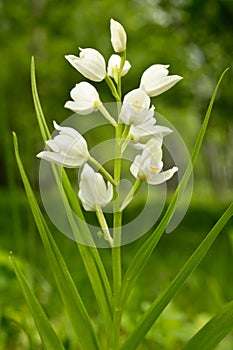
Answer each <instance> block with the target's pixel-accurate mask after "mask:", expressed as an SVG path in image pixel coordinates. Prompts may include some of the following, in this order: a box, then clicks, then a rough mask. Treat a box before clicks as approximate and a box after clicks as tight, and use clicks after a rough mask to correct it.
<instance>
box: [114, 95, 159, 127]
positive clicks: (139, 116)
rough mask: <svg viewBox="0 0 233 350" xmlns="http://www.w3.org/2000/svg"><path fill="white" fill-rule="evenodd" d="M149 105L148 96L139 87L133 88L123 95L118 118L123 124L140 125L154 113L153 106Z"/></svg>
mask: <svg viewBox="0 0 233 350" xmlns="http://www.w3.org/2000/svg"><path fill="white" fill-rule="evenodd" d="M149 107H150V98H149V97H148V96H147V94H146V93H145V92H144V91H142V90H141V89H135V90H132V91H130V92H129V93H128V94H126V95H125V97H124V100H123V104H122V109H121V113H120V119H121V120H122V121H123V123H125V124H130V125H135V126H137V125H141V124H144V123H145V122H146V121H147V120H148V119H150V118H152V117H153V115H154V107H153V106H152V107H151V108H149Z"/></svg>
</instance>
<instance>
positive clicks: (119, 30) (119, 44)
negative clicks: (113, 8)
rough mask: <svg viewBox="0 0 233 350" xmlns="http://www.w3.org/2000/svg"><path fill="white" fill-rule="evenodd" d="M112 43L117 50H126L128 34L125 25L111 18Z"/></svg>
mask: <svg viewBox="0 0 233 350" xmlns="http://www.w3.org/2000/svg"><path fill="white" fill-rule="evenodd" d="M110 32H111V43H112V47H113V49H114V51H115V52H123V51H125V50H126V42H127V35H126V32H125V30H124V28H123V26H122V25H121V24H120V23H119V22H117V21H115V20H114V19H112V18H111V20H110Z"/></svg>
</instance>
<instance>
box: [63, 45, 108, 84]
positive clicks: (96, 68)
mask: <svg viewBox="0 0 233 350" xmlns="http://www.w3.org/2000/svg"><path fill="white" fill-rule="evenodd" d="M79 50H80V54H79V57H77V56H74V55H67V56H65V58H66V59H67V61H68V62H69V63H70V64H71V65H72V66H73V67H74V68H75V69H77V70H78V71H79V72H80V73H81V74H82V75H83V76H84V77H86V78H88V79H90V80H93V81H102V80H103V79H104V78H105V75H106V63H105V60H104V57H103V56H102V55H101V53H100V52H99V51H97V50H95V49H91V48H87V49H81V48H79Z"/></svg>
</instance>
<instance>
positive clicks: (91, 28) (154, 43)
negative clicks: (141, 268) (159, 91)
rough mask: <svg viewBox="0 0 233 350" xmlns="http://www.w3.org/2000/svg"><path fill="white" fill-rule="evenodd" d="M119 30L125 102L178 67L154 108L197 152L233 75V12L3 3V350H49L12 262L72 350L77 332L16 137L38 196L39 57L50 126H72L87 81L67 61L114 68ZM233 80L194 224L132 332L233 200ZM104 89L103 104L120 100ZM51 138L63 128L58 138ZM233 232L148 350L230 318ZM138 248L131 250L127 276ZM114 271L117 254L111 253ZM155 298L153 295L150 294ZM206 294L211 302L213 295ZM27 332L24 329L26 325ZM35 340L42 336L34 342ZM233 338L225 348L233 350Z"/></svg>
mask: <svg viewBox="0 0 233 350" xmlns="http://www.w3.org/2000/svg"><path fill="white" fill-rule="evenodd" d="M111 17H112V18H114V19H116V20H118V21H120V22H121V23H122V24H123V25H124V27H125V29H126V31H127V34H128V59H129V60H130V62H131V63H132V69H131V71H130V72H129V73H128V75H127V77H126V78H125V79H124V82H123V89H124V91H125V92H127V91H129V90H130V89H133V88H135V87H136V86H137V85H138V82H139V79H140V76H141V73H142V72H143V71H144V70H145V68H146V67H148V66H149V65H151V64H154V63H163V64H170V72H171V73H172V74H179V75H181V76H183V77H184V79H183V81H182V82H181V83H179V84H178V85H177V86H176V87H175V88H174V89H172V90H171V91H168V92H166V93H164V94H163V95H161V96H159V97H157V98H156V99H154V103H155V106H156V109H157V111H158V112H159V113H160V114H162V115H163V116H165V117H166V118H168V120H170V121H171V122H172V123H173V125H174V126H175V127H176V128H177V130H178V131H179V132H180V134H181V135H182V137H183V138H184V140H185V142H186V143H187V147H188V149H189V150H191V148H192V145H193V142H194V139H195V136H196V134H197V130H198V127H199V125H200V123H201V120H202V119H203V116H204V113H205V110H206V108H207V104H208V100H209V98H210V95H211V93H212V91H213V89H214V86H215V84H216V82H217V79H218V77H219V75H220V73H221V72H222V71H223V70H224V69H225V68H226V67H228V66H230V67H231V68H232V53H233V52H232V34H233V27H232V18H233V2H232V1H231V0H217V1H216V0H207V1H202V0H164V1H162V0H161V1H160V0H146V1H142V0H130V1H128V2H125V1H123V0H119V1H113V0H98V1H84V0H76V1H74V0H70V1H69V2H67V1H64V0H62V1H59V2H58V1H55V0H31V1H30V0H21V1H6V0H0V40H1V55H0V134H1V138H0V139H1V147H0V163H1V172H0V181H1V187H0V212H1V221H0V232H1V236H0V293H1V294H0V327H1V331H0V349H4V350H5V349H8V350H11V349H14V350H17V349H30V342H32V345H31V348H33V349H39V347H37V345H36V344H38V336H37V334H36V333H35V331H34V326H33V321H32V319H31V317H30V315H29V312H28V310H27V307H26V305H25V302H24V299H23V297H22V293H21V291H20V288H19V286H18V282H17V281H16V278H15V275H14V274H13V272H12V270H11V267H10V264H9V261H8V252H9V250H13V251H14V253H15V255H16V256H17V257H19V258H20V259H21V261H22V264H23V266H24V270H25V272H27V275H28V276H29V278H30V280H31V283H32V287H33V288H34V289H35V290H36V291H37V294H38V296H39V297H40V300H41V302H42V304H43V305H45V306H46V310H47V312H48V314H49V315H50V317H51V319H52V320H53V322H54V324H55V327H56V328H57V329H58V330H59V332H60V334H61V335H63V338H64V342H66V348H67V349H71V350H72V347H71V345H70V342H69V339H70V338H71V337H72V334H70V329H69V324H68V322H67V320H66V317H65V315H64V314H63V312H62V307H61V303H60V299H59V297H58V296H57V294H56V290H55V289H54V282H53V279H52V277H51V272H50V270H49V269H48V267H47V259H46V256H45V253H44V251H43V249H42V246H41V243H40V240H39V238H38V235H37V232H36V229H35V227H34V223H33V219H32V217H31V214H30V212H29V209H28V206H27V203H26V199H25V195H24V192H23V190H22V185H21V182H20V180H19V175H18V171H17V169H16V165H15V161H14V156H13V151H12V139H11V131H12V130H15V131H16V133H17V135H18V138H19V143H20V149H21V155H22V158H23V161H24V164H25V166H26V169H27V170H28V174H29V177H30V179H31V181H32V183H33V184H34V187H35V191H37V190H38V165H39V162H38V160H37V159H36V158H35V154H36V153H38V152H39V151H40V150H41V148H42V147H43V145H42V142H41V138H40V135H39V131H38V128H37V125H36V118H35V113H34V108H33V103H32V98H31V92H30V79H29V68H30V59H31V56H32V55H34V56H35V59H36V68H37V76H38V86H39V91H40V97H41V102H42V105H43V107H44V112H45V115H46V117H47V120H48V124H49V125H52V120H53V119H56V121H57V122H62V121H63V120H64V119H65V118H67V117H68V116H69V115H70V112H69V111H68V110H65V109H64V108H63V105H64V103H65V101H67V99H68V98H69V91H70V89H71V88H72V87H73V86H74V85H75V84H76V83H77V82H79V81H81V80H82V79H83V78H82V76H81V75H80V74H79V73H78V72H76V71H75V70H74V69H73V68H72V67H71V66H70V65H69V64H68V63H67V62H66V60H65V59H64V55H65V54H71V53H72V54H78V47H93V48H96V49H98V50H99V51H101V52H102V53H103V54H104V56H105V57H106V59H108V57H109V56H110V54H111V53H112V49H111V47H110V41H109V39H110V34H109V20H110V18H111ZM232 82H233V74H232V69H231V70H230V72H229V73H228V74H227V76H226V78H225V79H224V82H223V84H222V86H221V88H220V93H219V94H218V98H217V101H216V104H215V107H214V112H213V115H212V121H211V123H210V127H209V130H208V133H207V138H206V141H205V144H204V147H203V152H202V156H201V157H200V159H199V161H198V164H197V166H196V169H195V187H194V194H193V200H192V203H191V206H190V208H189V211H188V214H187V216H186V217H185V219H184V220H183V222H182V224H181V225H180V226H179V228H178V229H177V230H176V231H175V232H174V233H172V234H170V235H165V236H164V237H163V238H162V241H161V244H160V245H159V247H158V249H157V250H156V252H155V253H154V255H153V258H152V259H151V261H150V263H149V264H148V269H147V273H145V274H144V275H143V277H142V278H141V280H140V283H139V284H138V288H137V289H135V291H134V294H133V296H132V298H131V301H130V303H129V305H128V312H127V313H125V315H124V319H123V320H124V330H125V331H126V332H129V331H130V330H131V329H132V327H133V325H134V324H135V322H137V317H138V316H139V315H140V314H141V312H142V311H143V310H145V309H146V307H147V305H148V303H149V302H150V300H152V298H153V297H154V296H155V295H157V294H158V293H159V292H160V291H161V290H162V289H163V287H165V286H166V285H167V282H168V281H169V280H170V279H171V278H172V276H174V274H175V273H176V272H177V271H178V269H179V268H180V267H181V266H182V264H183V263H184V261H185V260H186V258H187V257H188V256H189V255H190V253H191V252H192V251H193V249H194V248H195V247H196V245H197V244H198V242H200V241H201V239H202V238H203V237H204V236H205V234H206V233H207V231H208V230H209V229H210V227H211V226H212V225H213V224H214V223H215V221H216V219H217V217H219V216H220V214H221V212H222V211H223V208H225V206H226V204H227V203H228V202H229V200H230V199H231V198H232V194H233V191H232V185H233V171H232V170H233V169H232V168H233V165H232V164H233V162H232V160H233V153H232V147H233V139H232V131H233V122H232V110H233V109H232V107H233V103H232ZM101 88H102V95H101V97H102V99H103V100H104V101H106V102H109V101H111V96H110V95H109V94H108V91H107V90H105V86H104V84H103V85H102V86H101ZM51 129H52V128H51ZM54 235H55V236H56V240H57V241H58V244H60V246H61V249H62V251H63V253H64V255H65V257H68V259H66V260H67V261H68V264H69V265H70V267H71V270H72V271H73V275H74V278H75V279H76V281H77V283H78V284H79V285H80V286H81V294H82V295H83V296H84V298H85V300H86V301H87V305H88V308H89V310H90V313H91V314H92V316H93V320H95V321H96V322H97V324H101V320H99V318H98V310H97V308H96V305H95V303H94V302H93V299H94V298H93V295H92V291H91V287H90V285H89V282H88V280H87V277H86V275H85V272H84V268H83V266H82V263H81V261H80V259H79V256H78V255H77V250H76V249H75V246H74V243H73V242H71V241H70V240H68V239H67V238H66V237H64V236H63V235H61V234H60V233H59V232H56V230H54ZM232 236H233V230H232V226H230V224H228V225H227V227H226V228H225V230H224V232H223V233H222V235H221V237H220V238H219V239H218V241H217V242H216V244H215V246H214V247H213V249H212V250H211V252H210V253H209V254H208V256H207V258H206V259H205V261H204V262H203V263H202V265H201V267H200V268H199V269H198V271H196V272H195V273H194V274H193V276H192V278H191V279H190V280H189V281H188V283H187V284H186V286H185V288H183V289H182V291H181V292H180V293H179V294H178V296H177V297H176V299H175V300H174V302H173V304H171V305H170V306H169V308H168V309H167V311H166V313H165V314H164V316H163V317H161V318H160V320H159V322H158V324H157V325H159V328H158V329H157V328H156V330H155V329H153V330H152V331H151V332H150V334H149V335H148V337H147V339H146V340H145V343H144V345H142V348H141V349H146V350H147V349H148V350H150V349H152V350H153V349H155V348H156V349H164V350H176V349H180V348H181V345H182V344H183V342H184V341H185V340H186V339H187V338H189V337H190V335H191V334H193V333H194V332H195V330H196V329H198V327H199V326H200V325H201V324H203V323H204V322H205V321H206V320H207V319H208V318H209V317H210V316H211V315H212V314H214V313H215V312H217V311H218V309H219V307H220V306H221V305H222V304H223V303H225V302H227V301H230V300H231V299H232V297H233V290H232V282H231V280H232V273H233V268H232V257H233V239H232ZM138 245H140V241H139V242H135V243H134V244H131V245H129V246H126V247H124V261H123V262H124V264H125V265H127V262H128V261H130V259H131V257H132V255H133V254H134V251H135V249H137V246H138ZM102 255H103V258H104V259H105V261H106V264H107V265H108V264H110V260H109V254H108V252H107V251H102ZM144 286H147V287H146V288H145V287H144ZM203 290H204V293H203ZM20 324H21V325H20ZM29 334H31V335H29ZM232 344H233V337H232V336H229V337H228V338H226V339H225V340H224V341H223V342H222V343H221V344H220V345H219V347H218V349H221V350H230V349H232V346H233V345H232Z"/></svg>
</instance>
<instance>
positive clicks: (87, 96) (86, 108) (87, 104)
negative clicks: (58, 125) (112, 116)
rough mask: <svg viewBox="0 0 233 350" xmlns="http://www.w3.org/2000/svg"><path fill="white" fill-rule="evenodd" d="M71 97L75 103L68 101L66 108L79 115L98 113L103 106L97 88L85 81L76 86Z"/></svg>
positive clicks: (71, 92)
mask: <svg viewBox="0 0 233 350" xmlns="http://www.w3.org/2000/svg"><path fill="white" fill-rule="evenodd" d="M70 96H71V98H72V99H73V100H74V101H67V102H66V104H65V106H64V107H65V108H68V109H71V110H72V111H74V112H75V113H78V114H89V113H92V112H96V111H97V110H98V109H99V107H100V106H101V105H102V102H101V101H100V97H99V94H98V92H97V90H96V89H95V87H94V86H92V85H91V84H89V83H87V82H85V81H82V82H81V83H78V84H76V85H75V87H74V88H73V89H72V90H71V91H70Z"/></svg>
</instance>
